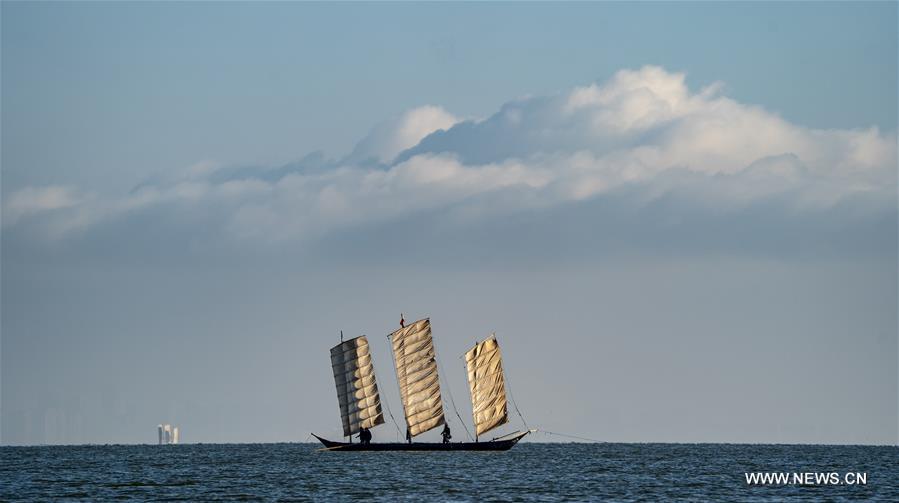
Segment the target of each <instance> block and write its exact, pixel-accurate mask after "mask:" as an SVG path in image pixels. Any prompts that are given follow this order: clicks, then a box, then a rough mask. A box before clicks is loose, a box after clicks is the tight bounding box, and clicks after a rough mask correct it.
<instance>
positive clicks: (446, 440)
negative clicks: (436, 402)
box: [440, 423, 453, 444]
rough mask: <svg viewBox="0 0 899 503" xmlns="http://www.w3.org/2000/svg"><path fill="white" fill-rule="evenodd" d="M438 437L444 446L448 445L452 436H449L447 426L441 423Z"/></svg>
mask: <svg viewBox="0 0 899 503" xmlns="http://www.w3.org/2000/svg"><path fill="white" fill-rule="evenodd" d="M440 436H441V437H443V443H444V444H448V443H449V441H450V439H451V438H453V436H452V435H451V434H450V429H449V425H448V424H446V423H443V431H442V432H440Z"/></svg>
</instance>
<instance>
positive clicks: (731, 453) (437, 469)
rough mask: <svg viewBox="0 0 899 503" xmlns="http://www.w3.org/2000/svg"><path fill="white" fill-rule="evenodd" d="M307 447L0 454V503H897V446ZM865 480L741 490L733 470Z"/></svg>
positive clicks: (8, 450) (740, 475)
mask: <svg viewBox="0 0 899 503" xmlns="http://www.w3.org/2000/svg"><path fill="white" fill-rule="evenodd" d="M317 447H318V446H317V445H313V444H245V445H173V446H155V445H153V446H71V447H70V446H58V447H3V448H0V500H31V501H47V500H49V499H71V500H104V499H137V500H142V499H147V500H151V499H152V500H190V501H197V500H211V499H228V500H232V499H233V500H282V501H288V500H294V501H297V500H299V501H333V500H342V501H348V500H375V501H396V500H412V501H418V500H420V499H422V498H424V499H426V500H435V501H556V500H567V501H583V500H607V499H611V500H618V501H621V500H643V501H647V500H648V501H660V500H674V499H679V500H695V501H707V500H726V501H763V500H783V499H793V500H807V501H818V500H830V501H833V500H837V501H839V500H862V499H864V500H869V499H876V500H882V501H899V448H897V447H853V446H781V445H723V444H705V445H678V444H537V443H523V444H519V445H518V446H516V447H515V448H514V449H512V450H511V451H509V452H504V453H477V452H457V453H445V452H438V453H393V452H389V453H364V452H363V453H337V452H317V451H316V448H317ZM754 471H778V472H832V471H834V472H839V473H840V474H841V476H842V474H843V473H845V472H865V473H867V478H868V480H867V485H839V486H798V485H795V486H794V485H786V486H784V485H781V486H748V485H747V484H746V481H745V477H744V473H745V472H754Z"/></svg>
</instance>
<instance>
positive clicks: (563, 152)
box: [4, 67, 897, 241]
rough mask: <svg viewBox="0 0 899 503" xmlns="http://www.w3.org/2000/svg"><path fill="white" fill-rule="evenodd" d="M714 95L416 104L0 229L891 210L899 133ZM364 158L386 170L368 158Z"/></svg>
mask: <svg viewBox="0 0 899 503" xmlns="http://www.w3.org/2000/svg"><path fill="white" fill-rule="evenodd" d="M721 89H722V86H721V84H720V83H715V84H712V85H711V86H708V87H706V88H704V89H702V90H700V91H698V92H695V93H694V92H691V91H690V89H689V88H688V87H687V86H686V83H685V76H684V75H683V74H681V73H670V72H667V71H665V70H664V69H662V68H658V67H644V68H642V69H639V70H624V71H621V72H619V73H618V74H616V75H615V76H614V77H613V78H612V79H610V80H609V81H608V82H606V83H604V84H591V85H589V86H585V87H579V88H575V89H573V90H572V91H570V92H568V93H564V94H561V95H558V96H551V97H533V98H527V99H522V100H518V101H514V102H510V103H507V104H506V105H504V106H503V107H502V109H501V110H500V111H499V112H497V113H496V114H495V115H493V116H492V117H489V118H488V119H486V120H483V121H463V122H459V121H458V119H457V118H456V117H454V116H453V115H451V114H449V113H448V112H446V111H445V110H443V109H442V108H439V107H434V106H426V107H420V108H416V109H413V110H410V111H408V112H406V113H405V114H403V115H401V116H400V117H398V118H397V119H394V120H391V121H388V122H385V123H383V124H381V125H379V126H377V127H376V128H374V129H373V130H372V132H371V133H370V134H369V135H368V136H366V138H364V139H363V140H362V141H360V142H359V144H358V145H357V146H356V148H355V149H354V151H353V153H352V154H351V155H349V156H348V157H347V158H346V159H344V160H343V161H341V162H339V163H336V164H334V165H333V166H331V167H330V168H328V169H315V170H310V171H303V170H301V169H299V170H292V171H284V172H283V173H282V174H280V175H278V176H276V177H272V176H270V175H271V173H272V172H271V171H269V172H268V175H266V176H261V175H260V176H258V177H254V176H247V175H246V173H243V174H242V175H241V177H239V178H230V179H229V178H227V177H224V179H222V176H220V175H222V173H224V171H216V169H215V168H216V166H217V165H215V164H214V163H210V162H204V163H201V164H199V165H197V166H195V167H193V168H191V169H189V170H188V172H187V174H186V175H185V176H184V177H183V178H182V179H180V180H174V181H169V182H166V183H156V184H149V185H147V184H145V185H142V186H141V187H140V188H139V189H136V190H135V191H133V193H131V194H128V195H125V196H122V197H117V198H78V197H77V196H76V194H77V192H75V191H72V190H71V189H63V188H59V187H47V188H26V189H22V190H21V191H19V192H16V193H14V194H13V195H12V197H11V198H10V201H9V202H8V203H7V204H6V205H5V206H4V209H5V211H6V212H7V213H10V214H11V217H10V218H4V222H5V223H7V224H9V225H14V224H16V223H17V222H19V221H24V220H25V219H26V217H28V216H32V215H37V214H40V213H46V212H51V211H53V212H55V213H54V214H56V215H57V216H60V215H62V214H65V213H66V212H67V211H69V212H73V213H74V212H76V211H77V212H78V214H79V215H82V217H81V218H80V220H78V226H80V227H83V226H84V225H87V223H90V222H99V221H102V220H106V219H111V218H118V217H121V216H123V215H125V214H126V213H128V212H132V211H140V210H142V209H145V208H148V207H155V208H159V207H170V208H178V210H177V211H191V209H192V208H197V207H203V206H211V207H214V208H215V214H216V215H217V216H216V219H217V220H216V222H213V223H212V224H211V225H218V226H220V228H221V230H223V232H224V233H225V234H227V235H230V236H233V237H236V238H238V239H252V240H256V241H281V240H290V239H295V238H300V239H302V238H314V237H316V236H321V235H323V234H326V233H328V232H333V231H335V230H339V229H346V228H348V227H351V226H359V225H366V224H369V223H372V222H384V221H389V220H390V219H394V218H402V217H406V216H409V215H412V214H415V213H416V212H422V211H432V210H441V209H444V208H455V209H460V208H462V209H463V213H464V208H465V206H466V205H468V204H469V202H470V201H472V200H473V199H476V198H483V197H489V196H490V195H491V194H494V193H500V192H503V191H509V190H514V191H515V193H516V194H517V196H518V197H515V198H503V199H502V201H501V202H498V203H497V204H494V205H491V206H490V208H491V211H516V210H518V209H521V208H532V209H533V208H546V207H552V206H556V205H559V204H564V203H569V202H577V201H584V200H588V199H591V198H596V197H599V196H602V195H603V194H612V193H615V192H616V191H617V190H620V189H623V188H633V187H639V191H638V193H637V194H638V196H635V197H638V198H640V199H641V200H642V201H644V202H646V201H651V200H652V199H653V198H657V197H661V196H662V195H664V194H666V193H671V192H677V193H680V194H683V195H685V197H686V198H687V199H689V200H690V201H691V204H696V205H706V206H707V207H708V209H709V211H718V210H727V209H733V208H740V207H745V206H747V205H752V204H764V201H765V200H766V198H770V197H772V196H781V197H785V198H786V199H787V200H788V201H791V204H793V205H794V207H795V208H794V209H795V210H796V211H819V210H823V209H826V208H829V207H832V206H834V205H836V204H838V203H839V202H840V201H842V200H844V199H846V198H848V197H857V196H858V195H859V194H870V195H871V196H872V200H875V201H881V202H883V201H886V203H885V204H891V205H893V206H895V199H896V196H895V184H896V162H897V160H896V159H897V148H896V135H895V133H890V134H884V133H882V132H880V131H879V130H877V129H876V128H869V129H864V130H816V129H810V128H805V127H802V126H799V125H796V124H791V123H789V122H788V121H786V120H784V119H782V118H781V117H779V116H777V115H776V114H773V113H771V112H768V111H766V110H764V109H763V108H761V107H759V106H754V105H747V104H742V103H738V102H736V101H734V100H732V99H730V98H727V97H726V96H722V95H721V94H720V92H721ZM397 156H398V157H397ZM371 158H374V159H376V160H377V161H378V163H379V164H376V165H372V164H370V163H368V164H367V163H366V162H365V161H366V159H371ZM470 213H471V214H476V215H481V213H478V212H470ZM60 218H61V216H60ZM60 225H61V224H60Z"/></svg>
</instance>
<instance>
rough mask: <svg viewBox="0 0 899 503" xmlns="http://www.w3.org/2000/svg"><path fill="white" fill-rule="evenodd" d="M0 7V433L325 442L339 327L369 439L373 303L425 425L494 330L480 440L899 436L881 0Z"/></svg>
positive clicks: (393, 405) (461, 401)
mask: <svg viewBox="0 0 899 503" xmlns="http://www.w3.org/2000/svg"><path fill="white" fill-rule="evenodd" d="M0 17H2V20H0V23H2V33H0V37H2V49H0V51H2V52H0V55H2V78H0V85H2V89H0V98H2V103H0V105H2V108H0V126H2V129H0V136H2V145H0V146H2V152H0V163H2V166H0V169H2V170H0V195H2V206H0V209H2V227H0V233H2V234H0V237H2V256H0V287H2V292H0V294H2V295H0V307H2V310H0V332H2V333H0V392H2V394H0V443H2V444H4V445H18V444H81V443H153V442H155V440H156V425H157V424H158V423H166V422H167V423H172V424H174V425H177V426H179V428H180V431H181V437H182V441H184V442H280V441H289V442H302V441H309V440H310V439H311V437H310V436H309V433H311V432H315V433H317V434H321V435H325V436H331V437H339V436H340V432H341V426H340V418H339V413H338V408H337V400H336V396H334V394H335V392H334V386H333V379H332V376H331V370H330V363H329V359H328V350H329V348H330V347H331V346H333V345H334V344H336V343H337V342H338V341H339V334H340V331H341V330H342V331H343V332H344V333H345V334H346V335H347V336H356V335H361V334H366V335H368V336H369V339H370V341H371V344H372V351H373V355H374V365H375V369H376V372H377V377H378V382H379V387H380V389H381V394H382V397H383V399H384V400H385V406H389V407H390V409H391V410H390V414H391V415H392V416H394V417H395V418H396V419H397V421H398V422H399V423H400V424H402V407H401V404H400V402H399V397H398V390H397V387H396V383H395V379H394V376H393V370H392V359H391V355H390V352H389V351H390V350H389V345H388V341H387V339H386V338H385V337H383V336H386V334H388V333H390V332H391V331H393V330H394V329H395V328H397V323H398V320H399V315H400V313H401V312H402V313H404V314H405V317H406V320H409V321H411V320H415V319H419V318H424V317H430V318H431V321H432V325H433V330H434V337H435V344H436V349H437V354H438V360H439V362H440V364H441V370H440V374H441V381H442V389H443V390H444V397H445V402H446V404H447V416H448V418H449V421H450V425H451V426H452V427H453V431H454V437H455V438H457V439H462V438H464V433H463V432H464V431H465V427H466V426H467V428H468V429H469V430H471V420H470V413H471V406H470V402H469V398H468V389H467V383H466V381H465V379H466V378H465V372H464V369H463V366H462V361H461V360H460V359H459V356H460V355H462V354H463V353H464V352H465V351H466V350H467V349H468V348H469V347H470V346H471V345H472V344H473V343H474V342H475V341H476V340H479V339H483V338H484V337H486V336H487V335H489V334H490V333H492V332H495V333H496V335H497V338H498V340H499V342H500V345H501V346H502V350H503V357H504V367H505V369H506V372H507V382H508V386H509V390H510V391H511V392H512V394H513V396H514V398H515V399H516V405H517V406H518V409H519V410H520V411H521V416H519V415H518V414H517V413H516V412H515V410H514V408H513V409H512V410H511V411H510V412H511V413H512V417H511V420H512V421H511V424H510V425H508V426H504V427H503V428H502V429H501V430H498V432H499V433H503V432H506V431H512V430H514V429H516V428H523V427H532V428H533V427H536V428H541V429H543V430H546V431H550V432H559V433H566V434H570V435H577V436H583V437H588V438H595V439H599V440H603V441H621V442H758V443H825V444H893V445H895V444H897V443H899V426H897V424H899V398H897V394H899V393H897V389H899V374H897V366H899V365H897V360H899V349H897V314H899V313H897V311H899V307H897V305H899V296H897V273H899V271H897V223H899V222H897V190H896V187H897V185H896V176H897V174H896V169H897V133H896V131H897V28H896V27H897V7H896V4H895V3H894V2H875V3H864V2H852V3H838V2H827V3H812V2H803V3H783V4H765V3H755V2H753V3H685V2H684V3H673V2H670V3H649V2H647V3H635V4H624V3H570V4H568V3H566V4H541V3H527V4H506V3H503V4H500V3H466V4H413V3H409V4H406V3H390V4H380V3H366V4H350V3H346V4H337V5H332V4H320V3H252V4H250V3H79V2H71V3H49V2H46V3H17V2H3V3H2V4H0ZM450 395H452V400H447V399H448V398H450ZM452 409H458V413H459V415H458V416H457V415H456V412H455V410H452ZM460 417H461V419H462V420H461V421H460V419H459V418H460ZM397 430H398V429H397V428H396V427H395V426H394V424H393V421H392V420H391V419H390V417H389V416H388V422H387V424H385V425H383V426H379V427H377V428H376V429H375V430H374V431H373V433H374V441H387V440H395V439H396V437H397V435H398V432H397ZM423 437H424V438H430V437H434V439H436V438H437V437H438V435H437V432H431V433H428V434H425V435H424V436H423ZM530 438H531V439H532V440H537V441H553V440H559V438H554V437H552V436H551V435H547V434H537V435H534V436H532V437H530Z"/></svg>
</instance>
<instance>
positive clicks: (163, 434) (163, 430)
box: [156, 424, 180, 445]
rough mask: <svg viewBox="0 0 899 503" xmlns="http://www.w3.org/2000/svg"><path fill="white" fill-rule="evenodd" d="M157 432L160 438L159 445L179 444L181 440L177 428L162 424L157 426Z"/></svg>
mask: <svg viewBox="0 0 899 503" xmlns="http://www.w3.org/2000/svg"><path fill="white" fill-rule="evenodd" d="M156 432H157V434H158V436H159V445H168V444H177V443H178V442H179V440H180V435H179V434H178V427H177V426H175V427H172V425H170V424H160V425H157V426H156Z"/></svg>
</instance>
